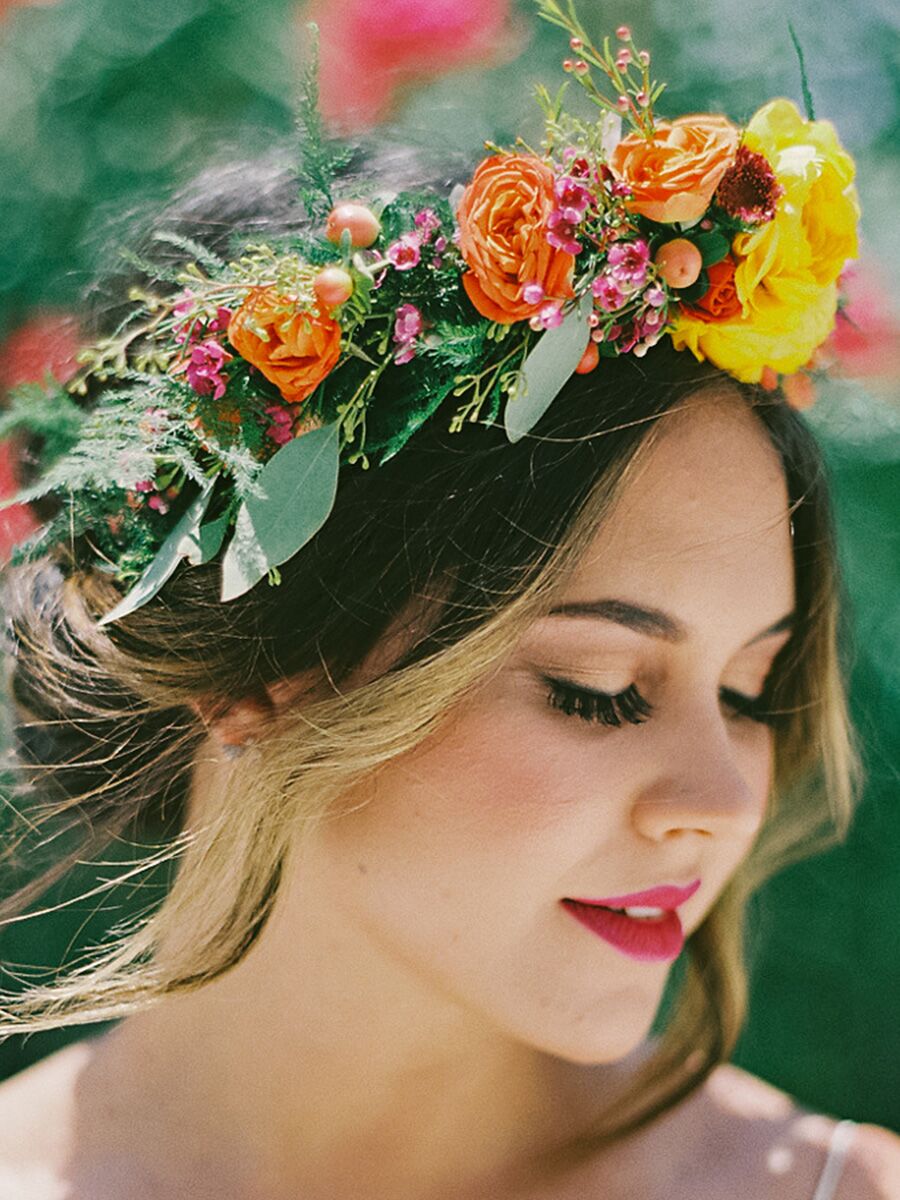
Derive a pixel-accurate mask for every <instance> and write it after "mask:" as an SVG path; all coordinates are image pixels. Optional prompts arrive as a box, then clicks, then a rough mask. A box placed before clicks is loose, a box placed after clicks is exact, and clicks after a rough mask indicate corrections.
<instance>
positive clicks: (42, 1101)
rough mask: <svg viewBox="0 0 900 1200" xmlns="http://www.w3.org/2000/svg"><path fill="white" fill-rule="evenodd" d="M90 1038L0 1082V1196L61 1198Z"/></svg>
mask: <svg viewBox="0 0 900 1200" xmlns="http://www.w3.org/2000/svg"><path fill="white" fill-rule="evenodd" d="M92 1053H93V1047H92V1043H91V1041H90V1040H86V1041H82V1042H76V1043H74V1044H73V1045H70V1046H67V1047H65V1048H64V1049H63V1050H58V1051H57V1052H56V1053H55V1054H51V1055H49V1056H48V1057H47V1058H44V1059H42V1060H41V1061H40V1062H38V1063H36V1064H35V1065H34V1066H32V1067H29V1068H27V1069H26V1070H24V1071H21V1072H20V1073H19V1074H18V1075H14V1076H12V1077H11V1078H10V1079H7V1080H6V1081H5V1082H4V1083H3V1084H0V1196H2V1197H3V1200H63V1197H67V1198H68V1197H69V1196H70V1195H71V1192H70V1189H69V1185H68V1183H67V1182H66V1180H65V1179H64V1173H65V1163H66V1160H67V1158H68V1156H69V1153H70V1150H71V1147H72V1143H73V1140H74V1138H75V1136H76V1130H75V1116H76V1112H77V1089H78V1080H79V1077H80V1076H81V1074H82V1072H83V1071H84V1070H85V1068H86V1067H87V1065H88V1064H89V1062H90V1060H91V1056H92Z"/></svg>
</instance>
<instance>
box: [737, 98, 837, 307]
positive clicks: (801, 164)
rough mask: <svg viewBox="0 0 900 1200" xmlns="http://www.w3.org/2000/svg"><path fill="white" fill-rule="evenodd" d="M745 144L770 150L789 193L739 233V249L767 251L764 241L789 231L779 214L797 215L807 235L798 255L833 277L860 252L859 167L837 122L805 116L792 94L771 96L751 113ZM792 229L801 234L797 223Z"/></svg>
mask: <svg viewBox="0 0 900 1200" xmlns="http://www.w3.org/2000/svg"><path fill="white" fill-rule="evenodd" d="M744 145H745V146H747V148H748V149H749V150H755V151H756V152H757V153H759V154H764V155H765V156H766V158H767V159H768V161H769V163H770V164H771V166H772V169H773V171H774V172H775V176H776V178H777V180H778V182H779V183H780V184H781V185H782V186H783V187H784V189H785V194H784V196H782V198H781V200H780V201H779V204H778V213H777V214H776V217H775V220H774V221H773V222H770V223H769V224H768V225H764V226H763V227H762V228H761V229H758V230H756V232H754V233H744V234H740V235H739V237H738V239H736V247H735V248H736V250H737V252H738V253H739V254H741V255H743V256H744V257H747V258H750V257H751V256H759V255H760V254H762V255H763V256H765V254H766V250H765V243H766V242H767V241H768V240H771V239H773V238H778V237H781V238H783V237H784V236H785V233H786V230H784V229H782V228H781V226H782V225H783V224H784V222H783V221H782V222H779V217H795V218H797V219H798V220H799V224H800V234H801V236H802V239H803V241H805V246H801V245H799V244H798V245H797V246H796V247H795V253H796V257H797V259H798V260H799V261H802V263H803V265H804V266H805V268H806V269H807V270H808V271H809V272H810V273H811V274H812V276H813V278H814V279H815V280H816V282H817V283H820V284H827V283H834V281H835V280H836V279H837V278H838V276H839V275H840V273H841V271H842V270H843V268H844V263H845V262H846V261H847V260H848V259H849V258H855V257H856V255H857V254H858V253H859V242H858V239H857V225H858V223H859V200H858V197H857V194H856V188H855V187H854V184H853V179H854V176H855V174H856V167H855V164H854V162H853V159H852V158H851V157H850V155H849V154H848V153H847V151H846V150H845V149H844V148H843V146H841V144H840V142H839V141H838V136H837V132H836V131H835V128H834V126H833V125H832V124H831V122H830V121H807V120H804V118H803V117H802V116H801V115H800V113H799V112H798V111H797V108H796V106H795V105H793V104H792V103H791V101H790V100H770V101H769V103H768V104H766V105H764V106H763V107H762V108H761V109H760V110H759V112H757V113H756V114H755V115H754V116H753V117H752V118H751V120H750V124H749V125H748V126H747V130H746V132H745V134H744ZM790 233H791V236H792V237H796V236H797V233H796V228H795V227H792V228H791V230H790Z"/></svg>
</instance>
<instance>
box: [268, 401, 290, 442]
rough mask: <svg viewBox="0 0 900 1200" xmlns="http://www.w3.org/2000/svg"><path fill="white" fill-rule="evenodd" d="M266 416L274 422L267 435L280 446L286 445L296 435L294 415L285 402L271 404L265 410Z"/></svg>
mask: <svg viewBox="0 0 900 1200" xmlns="http://www.w3.org/2000/svg"><path fill="white" fill-rule="evenodd" d="M265 412H266V416H267V417H268V418H269V420H270V421H271V422H272V424H271V425H270V426H269V428H268V429H267V430H266V437H267V438H271V440H272V441H273V442H275V444H276V445H278V446H283V445H285V443H286V442H290V441H292V440H293V437H294V416H293V413H292V412H291V411H290V409H289V408H285V407H284V405H283V404H270V405H269V406H268V408H267V409H266V410H265Z"/></svg>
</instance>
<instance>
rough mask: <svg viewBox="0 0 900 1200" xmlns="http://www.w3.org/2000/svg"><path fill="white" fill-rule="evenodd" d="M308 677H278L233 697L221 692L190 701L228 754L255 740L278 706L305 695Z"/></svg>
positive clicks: (236, 751)
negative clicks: (227, 697) (247, 692)
mask: <svg viewBox="0 0 900 1200" xmlns="http://www.w3.org/2000/svg"><path fill="white" fill-rule="evenodd" d="M309 691H310V681H309V679H308V678H306V677H305V676H296V677H295V678H293V679H280V680H277V681H276V682H274V683H270V684H266V686H265V687H264V688H261V689H260V690H259V691H257V692H253V693H251V694H250V695H247V696H240V697H239V698H238V699H236V700H231V701H229V700H223V699H222V697H221V696H203V697H201V698H200V699H199V700H194V701H192V702H191V708H192V709H193V710H194V712H195V713H196V714H197V716H198V717H199V718H200V720H201V721H202V723H203V724H204V726H205V727H206V730H207V732H208V733H209V735H210V737H211V738H212V739H213V740H214V741H215V742H218V744H219V745H220V746H221V747H222V749H223V750H225V751H226V753H228V754H230V756H231V757H235V756H236V755H238V754H240V753H241V751H242V750H244V749H246V748H247V747H248V746H252V745H253V744H254V743H255V742H257V741H259V739H260V737H261V736H262V733H263V730H264V729H265V726H266V725H267V724H268V723H269V722H270V721H271V720H272V719H273V717H276V716H277V715H278V713H279V712H281V711H282V709H284V708H286V707H288V706H289V705H292V704H295V703H297V701H299V700H300V699H301V698H302V697H303V696H304V695H309Z"/></svg>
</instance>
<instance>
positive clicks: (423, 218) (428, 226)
mask: <svg viewBox="0 0 900 1200" xmlns="http://www.w3.org/2000/svg"><path fill="white" fill-rule="evenodd" d="M413 220H414V221H415V223H416V229H417V230H418V231H419V236H420V237H421V239H422V241H423V242H430V241H431V235H432V234H433V233H435V232H436V231H437V230H438V229H440V227H441V221H440V217H439V216H438V215H437V213H436V212H435V211H434V209H433V208H420V209H419V211H418V212H417V213H416V215H415V216H414V217H413ZM445 244H446V243H445Z"/></svg>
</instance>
